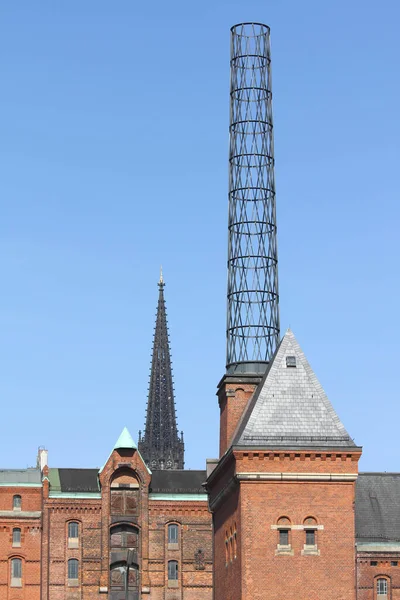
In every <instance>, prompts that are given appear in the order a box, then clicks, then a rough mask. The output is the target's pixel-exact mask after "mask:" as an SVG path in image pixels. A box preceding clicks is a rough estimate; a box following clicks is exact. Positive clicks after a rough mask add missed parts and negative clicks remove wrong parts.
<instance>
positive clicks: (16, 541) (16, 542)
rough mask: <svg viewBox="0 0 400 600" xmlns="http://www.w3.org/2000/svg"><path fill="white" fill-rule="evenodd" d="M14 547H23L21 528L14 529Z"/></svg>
mask: <svg viewBox="0 0 400 600" xmlns="http://www.w3.org/2000/svg"><path fill="white" fill-rule="evenodd" d="M12 545H13V546H14V547H16V546H20V545H21V529H20V528H19V527H14V529H13V532H12Z"/></svg>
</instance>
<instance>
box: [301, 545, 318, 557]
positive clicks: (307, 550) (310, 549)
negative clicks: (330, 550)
mask: <svg viewBox="0 0 400 600" xmlns="http://www.w3.org/2000/svg"><path fill="white" fill-rule="evenodd" d="M301 555H302V556H319V555H320V551H319V550H318V547H317V545H315V546H307V544H304V547H303V550H302V551H301Z"/></svg>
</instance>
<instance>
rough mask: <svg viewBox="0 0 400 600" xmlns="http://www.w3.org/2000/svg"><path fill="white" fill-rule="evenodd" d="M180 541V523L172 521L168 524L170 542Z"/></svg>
mask: <svg viewBox="0 0 400 600" xmlns="http://www.w3.org/2000/svg"><path fill="white" fill-rule="evenodd" d="M177 543H178V525H175V524H174V523H171V524H170V525H168V544H177Z"/></svg>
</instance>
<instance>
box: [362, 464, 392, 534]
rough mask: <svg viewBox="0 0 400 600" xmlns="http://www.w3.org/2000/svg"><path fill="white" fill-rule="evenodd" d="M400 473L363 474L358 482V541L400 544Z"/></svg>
mask: <svg viewBox="0 0 400 600" xmlns="http://www.w3.org/2000/svg"><path fill="white" fill-rule="evenodd" d="M399 499H400V473H360V474H359V476H358V479H357V483H356V539H357V542H400V506H399Z"/></svg>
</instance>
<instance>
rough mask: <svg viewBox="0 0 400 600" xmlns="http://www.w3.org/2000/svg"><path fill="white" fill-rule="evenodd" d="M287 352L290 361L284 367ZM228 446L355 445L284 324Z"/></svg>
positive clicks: (331, 446) (332, 446) (330, 446)
mask: <svg viewBox="0 0 400 600" xmlns="http://www.w3.org/2000/svg"><path fill="white" fill-rule="evenodd" d="M287 357H294V361H295V365H296V366H287V361H286V358H287ZM289 360H290V359H289ZM291 360H293V358H292V359H291ZM233 445H238V446H260V445H262V446H269V447H271V446H273V447H277V446H281V447H307V448H308V447H329V448H336V447H355V444H354V442H353V441H352V439H351V438H350V436H349V434H348V433H347V431H346V429H345V428H344V426H343V424H342V423H341V421H340V419H339V417H338V416H337V414H336V412H335V410H334V408H333V406H332V405H331V403H330V402H329V400H328V397H327V396H326V394H325V392H324V390H323V388H322V386H321V384H320V383H319V381H318V379H317V378H316V376H315V374H314V372H313V370H312V369H311V367H310V365H309V363H308V361H307V359H306V357H305V355H304V353H303V351H302V350H301V348H300V346H299V344H298V342H297V340H296V338H295V337H294V334H293V332H292V331H291V330H290V329H289V330H288V331H287V332H286V333H285V335H284V337H283V338H282V340H281V343H280V344H279V346H278V348H277V350H276V352H275V355H274V357H273V358H272V360H271V362H270V363H269V365H268V369H267V371H266V373H265V375H264V377H263V379H262V381H261V383H260V384H259V386H258V388H257V390H256V391H255V393H254V394H253V396H252V398H251V399H250V400H249V403H248V405H247V407H246V409H245V411H244V413H243V416H242V418H241V420H240V422H239V424H238V427H237V430H236V433H235V435H234V441H233Z"/></svg>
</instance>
